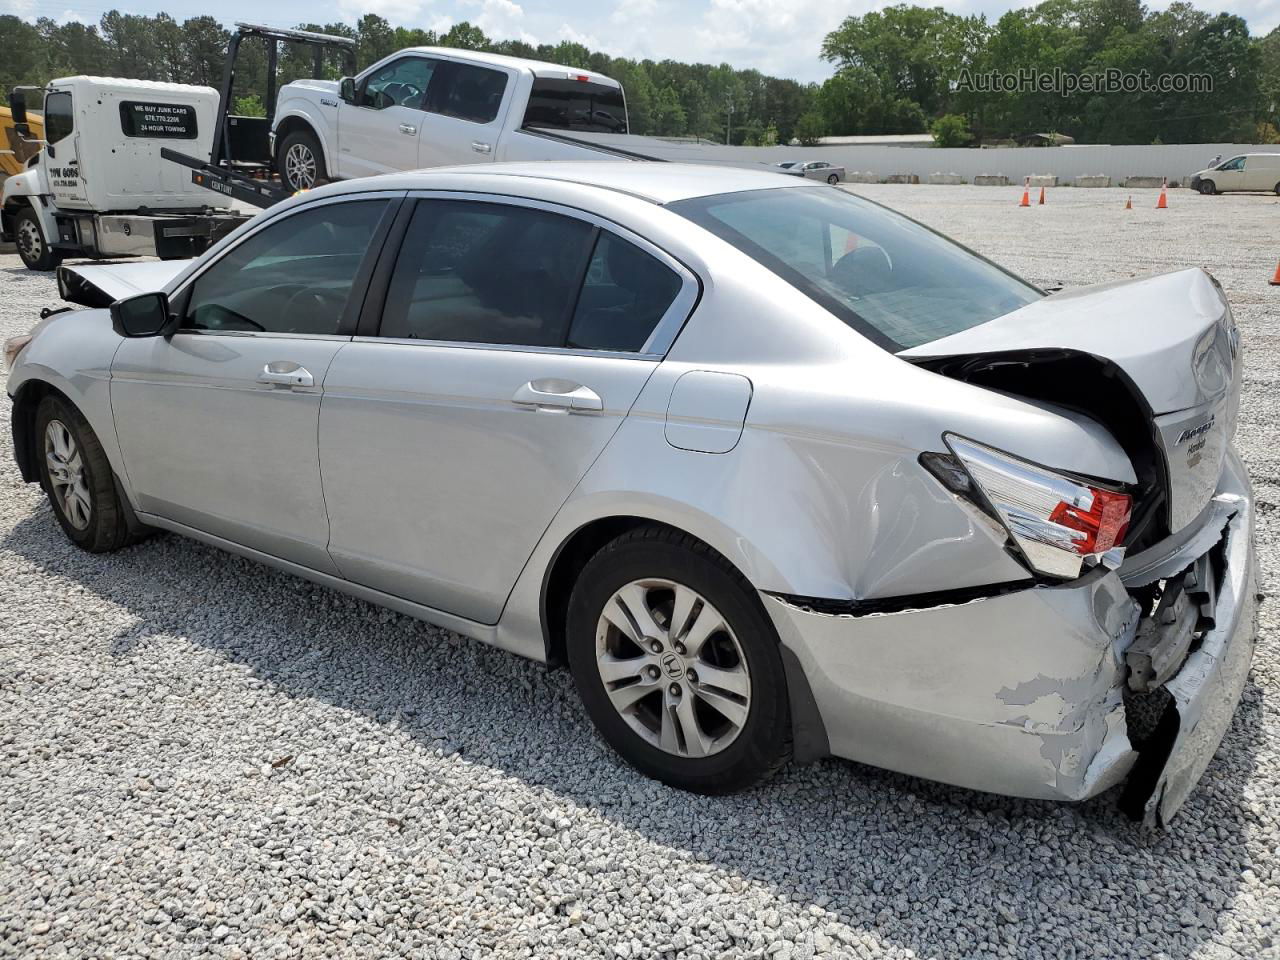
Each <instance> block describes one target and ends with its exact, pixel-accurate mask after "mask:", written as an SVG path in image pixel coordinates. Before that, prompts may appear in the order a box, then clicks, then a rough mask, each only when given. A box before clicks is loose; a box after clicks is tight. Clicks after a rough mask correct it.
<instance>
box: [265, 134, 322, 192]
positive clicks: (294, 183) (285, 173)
mask: <svg viewBox="0 0 1280 960" xmlns="http://www.w3.org/2000/svg"><path fill="white" fill-rule="evenodd" d="M276 170H277V171H279V173H280V180H281V182H282V183H283V184H284V185H285V187H286V188H288V189H289V190H310V189H311V188H312V187H314V186H316V185H318V184H320V183H322V182H323V181H324V180H325V178H326V177H327V176H328V171H327V170H325V168H324V151H323V150H321V149H320V143H319V141H317V140H316V138H315V136H314V135H313V134H312V133H311V132H310V131H309V130H295V131H294V132H293V133H291V134H289V135H288V136H287V137H285V138H284V140H282V141H281V143H280V150H279V152H278V153H277V154H276Z"/></svg>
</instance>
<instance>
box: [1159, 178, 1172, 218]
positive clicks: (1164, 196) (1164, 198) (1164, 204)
mask: <svg viewBox="0 0 1280 960" xmlns="http://www.w3.org/2000/svg"><path fill="white" fill-rule="evenodd" d="M1168 190H1169V178H1168V177H1165V178H1164V183H1162V184H1161V185H1160V199H1159V200H1157V201H1156V209H1157V210H1168V209H1169V193H1168Z"/></svg>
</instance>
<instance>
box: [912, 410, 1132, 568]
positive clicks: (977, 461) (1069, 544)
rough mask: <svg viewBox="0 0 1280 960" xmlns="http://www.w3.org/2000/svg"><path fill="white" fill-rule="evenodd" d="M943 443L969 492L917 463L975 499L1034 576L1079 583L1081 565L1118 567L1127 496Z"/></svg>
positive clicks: (949, 437) (950, 438)
mask: <svg viewBox="0 0 1280 960" xmlns="http://www.w3.org/2000/svg"><path fill="white" fill-rule="evenodd" d="M943 440H945V441H946V444H947V446H948V447H949V448H950V450H951V453H952V455H953V456H954V458H955V461H956V462H957V465H958V466H960V467H962V468H963V470H964V472H965V473H966V474H967V475H968V477H969V478H970V479H971V480H972V486H971V487H970V488H969V489H968V490H963V489H957V485H956V484H955V482H954V479H953V477H948V476H946V475H945V474H943V473H941V472H940V471H939V469H938V468H937V467H936V465H932V464H931V462H927V461H924V460H923V459H922V462H923V463H925V466H926V467H928V468H929V469H930V471H931V472H932V473H933V474H934V475H935V476H937V477H938V478H939V479H940V480H942V481H943V483H944V484H946V485H947V486H948V487H949V488H950V489H952V490H953V491H955V492H956V493H959V494H961V495H962V496H966V495H967V496H968V497H969V499H974V498H973V494H974V493H975V492H976V493H978V494H980V496H981V499H982V500H983V501H985V504H980V505H981V506H984V508H989V512H990V513H991V514H992V515H993V516H995V518H996V519H997V520H999V521H1000V523H1001V524H1002V525H1003V526H1004V528H1005V530H1006V531H1008V533H1009V536H1010V538H1011V539H1012V540H1013V543H1014V545H1015V546H1016V547H1017V549H1018V551H1019V552H1020V553H1021V554H1022V556H1023V557H1025V558H1026V562H1027V564H1028V566H1030V567H1031V568H1032V569H1033V570H1035V571H1037V572H1038V573H1043V574H1046V575H1048V576H1053V577H1062V578H1070V577H1076V576H1079V574H1080V570H1081V568H1082V567H1083V565H1084V563H1085V561H1086V560H1087V561H1090V562H1092V563H1103V564H1105V565H1107V566H1109V567H1116V566H1119V564H1120V561H1121V559H1123V557H1124V550H1123V548H1122V547H1121V546H1120V544H1121V543H1122V542H1123V540H1124V534H1125V531H1126V530H1127V529H1128V526H1129V518H1130V513H1131V510H1132V507H1133V499H1132V498H1131V497H1130V496H1129V495H1128V494H1126V493H1120V492H1118V491H1115V490H1107V489H1105V488H1103V487H1099V486H1096V485H1094V484H1092V483H1089V482H1087V481H1084V480H1081V479H1077V478H1075V477H1070V476H1067V475H1065V474H1061V473H1057V472H1056V471H1053V470H1049V469H1047V468H1045V467H1041V466H1038V465H1037V464H1034V463H1030V462H1028V461H1026V460H1022V459H1020V458H1018V457H1014V456H1011V455H1010V454H1007V453H1004V452H1003V451H1000V450H996V449H994V448H993V447H988V446H986V445H985V444H981V443H976V442H974V441H972V440H966V439H965V438H963V437H958V436H956V435H955V434H946V435H945V436H944V437H943ZM933 456H934V457H935V458H936V457H937V455H933ZM949 481H950V482H949ZM974 488H976V490H975V489H974Z"/></svg>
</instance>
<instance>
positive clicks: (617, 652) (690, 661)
mask: <svg viewBox="0 0 1280 960" xmlns="http://www.w3.org/2000/svg"><path fill="white" fill-rule="evenodd" d="M566 642H567V653H568V659H569V666H570V669H571V671H572V673H573V678H574V683H575V685H576V686H577V688H578V693H579V695H580V696H581V697H582V702H583V704H584V705H585V706H586V709H587V713H588V714H589V715H590V717H591V720H592V722H593V723H594V724H595V726H596V729H597V730H598V731H599V733H600V735H601V736H602V737H603V738H604V739H605V741H606V742H607V743H608V744H609V745H610V746H611V747H613V749H614V750H616V751H617V752H618V753H619V754H621V756H622V757H623V759H625V760H626V761H627V762H629V763H630V764H631V765H632V766H634V767H635V768H636V769H638V770H639V771H640V772H641V773H644V774H645V775H646V776H649V777H652V778H654V779H655V780H660V781H662V782H663V783H666V784H668V785H670V786H673V787H679V788H680V789H682V790H690V791H693V792H695V793H708V794H719V793H732V792H734V791H737V790H743V789H746V788H747V787H750V786H753V785H754V784H757V783H759V782H761V781H762V780H765V779H767V778H768V777H770V776H771V775H772V774H773V773H774V772H775V771H777V770H778V769H779V768H780V767H781V766H782V765H783V764H784V763H785V762H786V761H787V759H788V758H789V757H790V755H791V724H790V710H789V706H788V700H787V687H786V677H785V674H784V670H783V665H782V657H781V654H780V652H779V642H778V637H777V634H776V632H775V631H774V629H773V625H772V624H771V623H770V622H769V619H768V616H767V615H766V614H765V612H764V609H763V607H762V606H761V604H760V600H759V597H758V596H757V595H756V592H755V590H754V589H753V588H752V587H751V585H750V584H749V583H748V582H747V581H746V579H745V578H744V577H743V576H742V574H740V573H739V572H738V571H737V570H735V569H734V568H733V566H732V565H731V564H729V562H728V561H727V560H725V559H724V558H723V557H722V556H720V555H719V554H718V553H716V552H715V551H713V550H711V549H710V548H709V547H707V546H706V545H705V544H703V543H700V542H699V541H697V540H695V539H693V538H692V537H689V536H687V535H685V534H681V533H679V532H677V531H674V530H671V529H669V528H665V527H641V528H639V529H637V530H634V531H631V532H629V533H626V534H624V535H622V536H621V537H618V538H617V539H616V540H614V541H612V542H611V543H609V544H608V545H606V546H605V547H603V548H602V549H601V550H600V552H599V553H597V554H596V555H595V556H594V557H592V558H591V560H590V561H588V562H587V565H586V566H585V567H584V568H583V570H582V573H581V575H580V576H579V578H578V582H577V583H576V584H575V586H574V589H573V594H572V596H571V598H570V601H569V616H568V623H567V641H566Z"/></svg>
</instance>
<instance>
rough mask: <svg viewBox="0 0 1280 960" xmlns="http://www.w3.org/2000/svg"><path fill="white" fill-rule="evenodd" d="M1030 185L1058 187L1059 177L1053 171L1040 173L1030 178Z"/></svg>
mask: <svg viewBox="0 0 1280 960" xmlns="http://www.w3.org/2000/svg"><path fill="white" fill-rule="evenodd" d="M1029 181H1030V186H1033V187H1056V186H1057V185H1058V178H1057V177H1055V176H1054V175H1053V174H1051V173H1038V174H1035V175H1034V176H1032V177H1030V178H1029Z"/></svg>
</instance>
